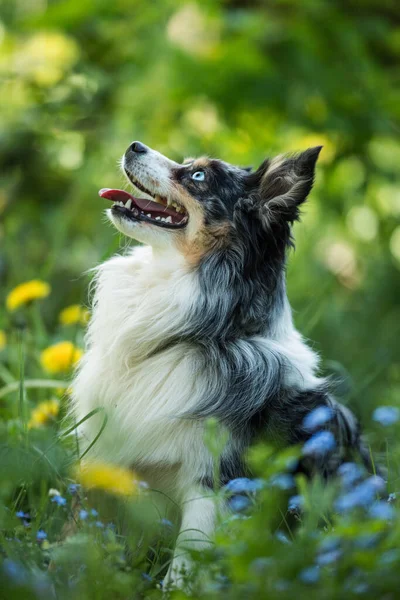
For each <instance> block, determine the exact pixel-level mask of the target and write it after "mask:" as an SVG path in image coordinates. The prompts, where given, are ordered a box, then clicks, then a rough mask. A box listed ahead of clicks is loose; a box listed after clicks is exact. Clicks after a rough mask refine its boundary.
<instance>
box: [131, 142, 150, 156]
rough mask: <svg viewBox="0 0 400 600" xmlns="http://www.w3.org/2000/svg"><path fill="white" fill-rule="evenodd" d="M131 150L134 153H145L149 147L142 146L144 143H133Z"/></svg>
mask: <svg viewBox="0 0 400 600" xmlns="http://www.w3.org/2000/svg"><path fill="white" fill-rule="evenodd" d="M129 150H131V151H132V152H138V153H144V152H147V146H145V145H144V144H142V142H133V144H131V145H130V147H129Z"/></svg>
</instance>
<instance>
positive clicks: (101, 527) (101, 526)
mask: <svg viewBox="0 0 400 600" xmlns="http://www.w3.org/2000/svg"><path fill="white" fill-rule="evenodd" d="M95 525H96V527H98V528H99V529H103V527H104V523H102V522H101V521H96V522H95Z"/></svg>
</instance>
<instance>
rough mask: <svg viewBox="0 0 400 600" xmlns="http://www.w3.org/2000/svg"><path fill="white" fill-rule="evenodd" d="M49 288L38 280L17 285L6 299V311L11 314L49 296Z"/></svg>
mask: <svg viewBox="0 0 400 600" xmlns="http://www.w3.org/2000/svg"><path fill="white" fill-rule="evenodd" d="M50 290H51V288H50V286H49V284H48V283H46V282H45V281H40V279H32V281H26V282H25V283H21V284H20V285H17V287H15V288H14V289H13V290H11V292H10V293H9V294H8V296H7V298H6V306H7V309H8V310H9V311H10V312H12V311H14V310H17V308H20V306H24V305H25V304H28V303H29V302H32V301H33V300H38V299H40V298H46V297H47V296H48V295H49V294H50Z"/></svg>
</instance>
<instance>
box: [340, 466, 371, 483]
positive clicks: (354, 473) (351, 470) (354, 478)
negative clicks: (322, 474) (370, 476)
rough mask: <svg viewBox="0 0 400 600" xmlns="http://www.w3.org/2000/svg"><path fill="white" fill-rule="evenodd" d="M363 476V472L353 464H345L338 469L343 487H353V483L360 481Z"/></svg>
mask: <svg viewBox="0 0 400 600" xmlns="http://www.w3.org/2000/svg"><path fill="white" fill-rule="evenodd" d="M364 474H365V470H364V469H363V468H362V467H360V466H359V465H357V464H356V463H353V462H346V463H343V464H341V465H340V467H339V468H338V475H340V478H341V482H342V484H343V486H344V487H346V488H350V487H353V486H354V484H355V483H357V482H358V481H360V479H362V478H363V476H364Z"/></svg>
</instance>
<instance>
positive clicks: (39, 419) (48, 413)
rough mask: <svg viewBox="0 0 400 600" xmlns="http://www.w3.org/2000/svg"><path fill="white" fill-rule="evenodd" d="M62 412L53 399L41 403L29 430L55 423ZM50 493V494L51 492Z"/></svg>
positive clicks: (32, 417)
mask: <svg viewBox="0 0 400 600" xmlns="http://www.w3.org/2000/svg"><path fill="white" fill-rule="evenodd" d="M59 411H60V403H59V402H58V400H56V399H55V398H53V399H52V400H47V401H46V402H40V404H38V405H37V407H36V408H35V409H34V410H33V411H32V414H31V418H30V420H29V423H28V429H37V428H38V427H42V426H43V425H47V423H49V422H51V421H54V419H55V418H56V416H57V415H58V413H59ZM49 493H50V492H49Z"/></svg>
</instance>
